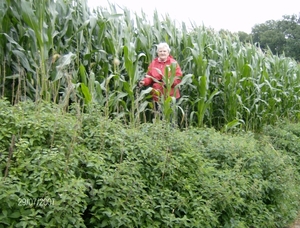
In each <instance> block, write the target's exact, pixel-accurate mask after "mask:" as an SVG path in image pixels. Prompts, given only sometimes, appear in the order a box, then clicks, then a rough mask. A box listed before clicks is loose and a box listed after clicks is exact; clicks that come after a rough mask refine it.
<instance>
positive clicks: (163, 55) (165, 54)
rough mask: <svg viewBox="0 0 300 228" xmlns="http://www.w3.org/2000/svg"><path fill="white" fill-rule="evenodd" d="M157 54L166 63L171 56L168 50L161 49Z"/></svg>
mask: <svg viewBox="0 0 300 228" xmlns="http://www.w3.org/2000/svg"><path fill="white" fill-rule="evenodd" d="M157 54H158V57H159V59H160V60H161V61H165V60H166V59H167V58H168V56H169V51H168V49H167V48H160V49H158V50H157Z"/></svg>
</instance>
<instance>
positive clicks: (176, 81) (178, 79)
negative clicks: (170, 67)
mask: <svg viewBox="0 0 300 228" xmlns="http://www.w3.org/2000/svg"><path fill="white" fill-rule="evenodd" d="M175 76H176V77H175V79H174V82H173V85H172V87H175V86H176V85H178V84H179V83H180V82H181V77H182V71H181V68H180V66H179V64H178V63H176V71H175Z"/></svg>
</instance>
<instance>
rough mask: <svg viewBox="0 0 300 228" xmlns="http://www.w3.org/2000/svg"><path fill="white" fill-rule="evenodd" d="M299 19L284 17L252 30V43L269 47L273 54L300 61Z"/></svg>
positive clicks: (259, 25)
mask: <svg viewBox="0 0 300 228" xmlns="http://www.w3.org/2000/svg"><path fill="white" fill-rule="evenodd" d="M299 22H300V18H298V17H297V16H296V15H290V16H289V15H284V16H283V19H282V20H277V21H275V20H268V21H266V22H265V23H263V24H257V25H255V26H254V27H253V28H252V32H251V34H252V37H253V42H254V43H259V45H260V47H261V48H262V49H267V47H269V48H270V49H271V51H272V52H273V53H274V54H278V55H281V54H284V55H285V56H287V57H292V58H294V59H296V60H297V61H300V23H299Z"/></svg>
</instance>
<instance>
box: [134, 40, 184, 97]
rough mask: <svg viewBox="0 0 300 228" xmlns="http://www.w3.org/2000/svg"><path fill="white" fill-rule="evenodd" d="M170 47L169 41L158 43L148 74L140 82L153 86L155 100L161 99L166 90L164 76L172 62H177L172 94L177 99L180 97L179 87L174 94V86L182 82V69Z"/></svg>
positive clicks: (140, 84)
mask: <svg viewBox="0 0 300 228" xmlns="http://www.w3.org/2000/svg"><path fill="white" fill-rule="evenodd" d="M170 51H171V50H170V47H169V45H168V44H167V43H160V44H158V45H157V55H158V57H156V58H155V59H154V60H153V61H152V62H151V63H150V65H149V67H148V71H147V74H146V76H145V78H144V79H143V80H141V81H140V82H139V86H140V87H141V86H151V87H152V88H153V89H152V97H153V100H154V101H156V102H157V101H158V100H159V96H160V95H161V94H163V92H164V82H163V76H164V74H165V68H166V67H168V66H170V65H171V64H172V63H174V64H176V71H175V79H174V81H173V84H172V86H171V91H170V94H169V95H170V96H174V97H175V98H176V100H177V99H179V98H180V91H179V88H176V91H175V94H174V87H175V86H176V85H178V84H179V83H180V82H181V77H182V71H181V69H180V66H179V65H178V63H177V61H176V60H175V59H174V58H173V57H172V56H171V55H170Z"/></svg>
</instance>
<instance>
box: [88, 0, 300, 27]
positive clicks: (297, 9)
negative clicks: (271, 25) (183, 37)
mask: <svg viewBox="0 0 300 228" xmlns="http://www.w3.org/2000/svg"><path fill="white" fill-rule="evenodd" d="M87 1H88V5H89V6H90V7H97V6H102V7H107V6H108V1H107V0H87ZM109 2H111V3H115V5H116V6H118V5H119V6H121V7H123V6H125V7H126V8H128V9H129V10H130V11H132V12H133V13H134V12H136V13H138V14H140V12H141V9H142V10H143V11H144V12H145V13H146V14H147V16H148V18H149V20H151V19H152V17H153V12H154V10H155V9H157V12H158V13H159V15H166V13H167V14H169V15H170V17H171V19H173V20H176V21H178V23H181V22H182V21H184V22H186V25H187V26H189V25H190V21H192V22H194V23H195V24H196V25H199V26H201V25H202V24H203V25H204V26H206V27H212V28H214V29H215V30H220V29H226V30H229V31H231V32H237V31H244V32H246V33H251V28H252V27H253V26H254V25H255V24H261V23H265V22H266V21H267V20H280V19H282V16H283V15H292V14H296V15H299V13H300V0H284V1H283V0H281V1H279V0H248V1H245V0H181V1H178V0H177V1H176V0H110V1H109ZM121 12H122V11H121Z"/></svg>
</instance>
